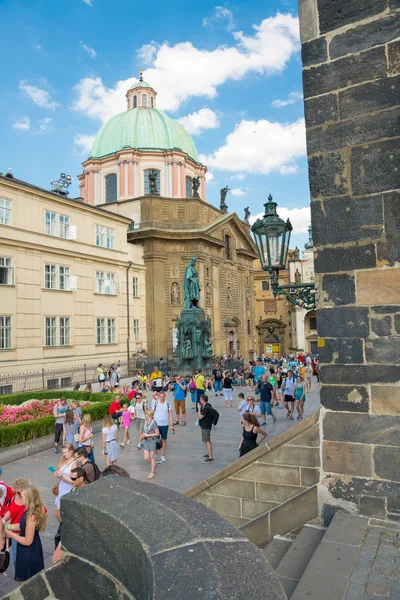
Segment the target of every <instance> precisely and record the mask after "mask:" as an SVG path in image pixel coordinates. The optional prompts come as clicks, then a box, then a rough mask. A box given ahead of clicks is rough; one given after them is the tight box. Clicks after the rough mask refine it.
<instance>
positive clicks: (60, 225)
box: [44, 210, 70, 240]
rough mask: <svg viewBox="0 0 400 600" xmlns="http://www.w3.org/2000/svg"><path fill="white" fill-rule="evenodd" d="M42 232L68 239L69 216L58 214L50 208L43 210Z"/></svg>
mask: <svg viewBox="0 0 400 600" xmlns="http://www.w3.org/2000/svg"><path fill="white" fill-rule="evenodd" d="M44 232H45V234H46V235H53V236H55V237H61V238H64V239H66V240H68V239H69V238H70V218H69V217H67V216H66V215H58V214H57V213H54V212H51V211H50V210H45V212H44Z"/></svg>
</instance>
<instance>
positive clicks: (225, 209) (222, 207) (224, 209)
mask: <svg viewBox="0 0 400 600" xmlns="http://www.w3.org/2000/svg"><path fill="white" fill-rule="evenodd" d="M228 192H229V188H228V186H225V187H224V188H222V190H221V191H220V194H221V202H220V205H219V208H220V210H221V211H222V212H223V213H227V212H228V205H227V204H226V202H225V200H226V195H227V193H228Z"/></svg>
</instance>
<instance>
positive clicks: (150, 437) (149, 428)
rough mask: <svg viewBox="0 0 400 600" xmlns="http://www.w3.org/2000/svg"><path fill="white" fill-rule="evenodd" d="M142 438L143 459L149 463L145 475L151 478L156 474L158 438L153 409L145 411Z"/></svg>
mask: <svg viewBox="0 0 400 600" xmlns="http://www.w3.org/2000/svg"><path fill="white" fill-rule="evenodd" d="M142 438H143V449H144V460H145V461H146V462H148V463H150V464H151V471H150V473H149V475H148V476H147V479H153V477H154V475H155V474H156V450H157V438H160V431H159V429H158V425H157V423H156V422H155V420H154V410H153V409H149V410H147V411H146V420H145V422H144V425H143V432H142Z"/></svg>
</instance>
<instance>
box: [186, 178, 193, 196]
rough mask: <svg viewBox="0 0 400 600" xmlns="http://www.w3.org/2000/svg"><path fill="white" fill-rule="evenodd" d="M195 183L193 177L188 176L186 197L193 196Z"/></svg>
mask: <svg viewBox="0 0 400 600" xmlns="http://www.w3.org/2000/svg"><path fill="white" fill-rule="evenodd" d="M192 186H193V184H192V178H191V177H186V198H191V197H192V196H193V187H192Z"/></svg>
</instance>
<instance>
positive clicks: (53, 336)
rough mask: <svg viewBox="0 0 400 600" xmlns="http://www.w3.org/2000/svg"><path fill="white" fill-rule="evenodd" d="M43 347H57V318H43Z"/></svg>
mask: <svg viewBox="0 0 400 600" xmlns="http://www.w3.org/2000/svg"><path fill="white" fill-rule="evenodd" d="M45 345H46V346H56V345H57V317H46V318H45Z"/></svg>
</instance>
